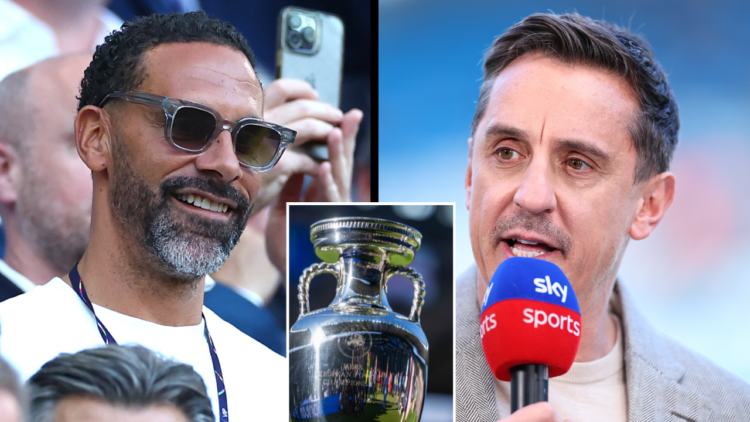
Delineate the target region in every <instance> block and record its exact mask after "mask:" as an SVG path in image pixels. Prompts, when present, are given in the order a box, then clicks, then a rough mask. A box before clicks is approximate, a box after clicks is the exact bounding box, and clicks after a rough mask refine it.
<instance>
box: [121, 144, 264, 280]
mask: <svg viewBox="0 0 750 422" xmlns="http://www.w3.org/2000/svg"><path fill="white" fill-rule="evenodd" d="M113 153H114V154H113V155H114V157H115V160H114V166H113V167H114V168H113V171H112V173H111V179H110V181H111V189H112V190H111V195H110V201H111V206H112V213H113V215H114V217H115V220H116V221H117V222H118V223H119V226H120V227H119V228H120V231H121V233H123V235H125V236H130V237H131V238H133V239H134V240H135V242H136V244H137V245H139V246H140V248H139V249H140V250H141V258H142V259H143V260H144V261H146V262H147V263H149V264H151V265H149V266H151V267H152V268H153V269H155V270H157V271H159V272H161V273H163V274H164V275H166V276H168V277H169V278H172V279H175V280H184V281H194V280H196V279H198V278H199V277H203V276H205V275H206V274H210V273H212V272H215V271H217V270H218V269H219V268H220V267H221V266H222V264H223V263H224V261H226V260H227V258H228V257H229V254H230V253H231V251H232V249H234V247H235V245H236V244H237V242H238V241H239V239H240V235H241V234H242V231H243V230H244V228H245V225H246V224H247V219H248V217H249V216H250V211H251V209H252V207H251V206H250V204H249V201H248V200H247V198H245V197H244V196H242V194H241V193H240V192H239V191H238V190H237V189H236V188H233V187H231V186H228V185H224V184H220V183H219V182H217V181H215V180H212V179H207V178H205V177H175V178H172V179H169V180H166V181H165V182H164V183H162V184H161V186H157V187H156V188H151V187H149V186H148V185H147V184H146V182H145V180H144V179H143V177H141V176H140V175H139V174H137V173H136V172H135V171H134V169H133V168H132V167H131V166H130V163H131V162H133V161H132V160H133V159H134V157H133V156H132V154H130V153H129V151H127V147H126V146H125V145H124V144H123V143H122V139H115V140H114V142H113ZM183 187H197V188H199V189H202V190H205V191H207V192H211V193H213V194H214V195H217V196H219V197H227V198H230V199H232V200H234V201H235V202H236V203H237V204H238V205H237V208H236V209H235V210H234V211H233V215H232V217H231V218H230V220H229V221H226V222H219V221H213V220H211V219H207V218H203V217H201V216H199V215H195V214H191V213H187V212H183V211H179V210H176V209H175V204H173V203H172V201H175V200H176V199H175V198H174V196H173V193H174V192H175V191H176V190H178V189H181V188H183Z"/></svg>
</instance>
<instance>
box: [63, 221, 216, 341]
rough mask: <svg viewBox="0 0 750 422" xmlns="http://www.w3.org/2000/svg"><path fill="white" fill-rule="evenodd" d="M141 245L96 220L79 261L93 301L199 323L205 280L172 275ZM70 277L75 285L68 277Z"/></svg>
mask: <svg viewBox="0 0 750 422" xmlns="http://www.w3.org/2000/svg"><path fill="white" fill-rule="evenodd" d="M111 227H112V226H110V228H111ZM105 231H106V232H107V233H105ZM110 231H111V233H109V232H110ZM138 248H141V246H140V245H132V244H129V241H128V239H125V238H124V237H123V236H122V234H121V233H115V232H114V230H103V229H102V228H101V227H99V226H98V225H96V224H94V222H93V221H92V226H91V238H90V241H89V246H88V248H87V249H86V252H85V253H84V255H83V258H81V262H80V263H79V264H78V273H79V274H80V276H81V279H82V280H83V282H84V285H85V286H86V292H87V294H88V296H89V299H90V300H91V302H93V303H95V304H97V305H100V306H104V307H106V308H108V309H111V310H113V311H116V312H119V313H121V314H125V315H129V316H132V317H135V318H139V319H143V320H146V321H151V322H154V323H157V324H161V325H169V326H188V325H197V324H199V323H200V322H201V315H202V311H203V286H204V281H205V280H204V278H199V279H196V280H192V281H185V280H179V279H175V278H172V277H170V276H168V275H166V274H164V273H163V272H160V271H159V270H158V269H156V268H153V265H149V263H148V262H144V260H143V259H142V257H141V256H140V255H141V254H139V253H138ZM65 280H66V282H68V283H70V280H69V278H68V277H67V276H66V277H65Z"/></svg>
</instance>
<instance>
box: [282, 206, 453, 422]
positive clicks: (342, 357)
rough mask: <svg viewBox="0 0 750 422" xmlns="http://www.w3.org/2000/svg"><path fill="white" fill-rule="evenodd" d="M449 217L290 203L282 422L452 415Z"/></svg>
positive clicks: (447, 213) (429, 420)
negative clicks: (285, 415) (287, 420)
mask: <svg viewBox="0 0 750 422" xmlns="http://www.w3.org/2000/svg"><path fill="white" fill-rule="evenodd" d="M454 215H455V204H454V203H416V204H414V203H393V204H384V203H366V204H363V203H359V204H351V205H340V204H336V205H330V204H312V205H311V204H309V203H304V204H295V203H290V204H289V205H288V213H287V216H288V230H287V233H288V234H289V242H288V245H289V253H288V254H287V256H288V259H289V262H288V267H287V269H288V279H289V284H288V288H289V341H288V345H289V353H288V356H289V412H290V416H291V420H292V421H321V422H322V421H339V422H347V421H363V420H372V421H376V420H377V421H393V422H417V421H422V422H449V421H452V420H453V385H454V382H453V337H454V335H453V309H454V306H453V305H454V293H453V280H454V269H453V268H454V262H453V260H454V231H453V226H454Z"/></svg>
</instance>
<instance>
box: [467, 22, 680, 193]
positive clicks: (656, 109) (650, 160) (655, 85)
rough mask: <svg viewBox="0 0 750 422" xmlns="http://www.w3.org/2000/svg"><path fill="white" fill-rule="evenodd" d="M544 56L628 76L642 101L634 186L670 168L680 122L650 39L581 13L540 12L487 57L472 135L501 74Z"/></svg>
mask: <svg viewBox="0 0 750 422" xmlns="http://www.w3.org/2000/svg"><path fill="white" fill-rule="evenodd" d="M532 52H540V53H542V54H545V55H547V56H548V57H550V58H554V59H557V60H561V61H563V62H564V63H571V64H583V65H586V66H591V67H594V68H598V69H602V70H605V71H608V72H612V73H614V74H616V75H619V76H622V77H624V78H625V79H626V80H627V81H628V83H629V84H630V86H631V87H632V88H633V90H634V91H635V93H636V94H637V95H638V100H639V102H640V108H641V109H640V114H639V115H638V116H637V118H636V119H635V121H634V122H632V123H631V126H630V127H629V131H630V136H631V138H632V140H633V144H634V145H635V149H636V151H637V153H638V162H637V164H636V170H635V183H637V182H640V181H644V180H648V179H649V178H650V177H651V176H652V175H653V174H656V173H661V172H664V171H667V170H668V169H669V162H670V161H671V160H672V153H673V151H674V148H675V146H676V145H677V132H678V131H679V129H680V118H679V112H678V109H677V102H676V101H675V98H674V95H673V93H672V88H670V86H669V83H668V82H667V76H666V74H665V73H664V70H662V68H661V66H659V63H657V62H656V60H654V55H653V52H652V51H651V47H650V46H649V45H648V43H647V42H646V40H645V39H643V38H641V37H639V36H637V35H634V34H632V33H630V32H629V31H627V30H625V29H623V28H620V27H618V26H615V25H612V24H610V23H607V22H603V21H596V20H593V19H591V18H587V17H584V16H581V15H579V14H576V13H571V14H564V15H555V14H543V13H536V14H533V15H530V16H528V17H526V18H525V19H524V20H522V21H521V22H519V23H517V24H515V25H513V26H512V27H511V28H510V29H508V31H507V32H506V33H504V34H503V35H501V36H499V37H497V38H496V39H495V41H494V42H493V43H492V46H491V47H490V48H489V50H488V51H487V52H486V53H485V56H484V80H483V81H482V87H481V88H480V91H479V101H478V103H477V111H476V113H475V114H474V121H473V122H472V123H471V136H472V137H473V136H474V132H475V131H476V129H477V125H478V124H479V121H480V120H481V119H482V117H483V116H484V113H485V111H486V109H487V105H488V102H489V96H490V92H491V91H492V85H493V84H494V82H495V78H496V77H497V75H498V74H499V73H500V72H501V71H502V70H503V69H505V68H506V67H507V66H508V65H509V64H510V63H511V62H512V61H513V60H515V59H517V58H519V57H520V56H522V55H524V54H527V53H532Z"/></svg>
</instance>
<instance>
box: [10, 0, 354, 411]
mask: <svg viewBox="0 0 750 422" xmlns="http://www.w3.org/2000/svg"><path fill="white" fill-rule="evenodd" d="M253 61H254V59H253V55H252V51H251V50H250V48H249V46H248V45H247V43H246V41H245V40H244V38H243V37H242V36H241V35H240V34H239V33H237V32H236V31H235V30H234V29H233V28H232V27H231V25H229V24H227V23H225V22H221V21H218V20H215V19H209V18H208V17H207V16H206V15H205V14H203V13H190V14H185V15H179V14H171V15H167V16H163V15H153V16H150V17H148V18H143V19H138V20H135V21H133V22H129V23H126V24H125V25H123V29H122V30H121V31H117V32H115V33H114V34H113V35H111V36H110V37H108V38H107V42H106V43H105V44H103V45H101V46H99V47H98V48H97V52H96V53H95V55H94V59H93V60H92V62H91V64H90V65H89V67H88V68H87V70H86V71H85V78H84V81H83V82H82V91H81V96H80V100H79V112H78V115H77V117H76V121H75V128H76V131H75V134H76V145H77V148H78V153H79V155H80V157H81V158H82V160H83V161H84V162H85V163H86V165H87V167H88V168H89V169H91V171H92V176H93V187H94V189H93V192H94V195H93V206H92V218H91V221H92V224H91V235H90V239H89V245H88V247H87V249H86V252H85V253H84V255H83V257H82V258H81V261H80V263H79V264H78V265H77V266H76V267H74V269H73V270H71V272H70V274H69V276H68V277H65V279H64V280H63V279H60V278H55V279H53V280H51V281H50V282H48V283H47V284H45V285H44V286H42V287H39V288H36V289H34V290H33V291H31V292H29V293H27V294H24V295H21V296H19V297H16V298H13V299H10V300H7V301H5V302H3V303H2V304H0V326H2V332H3V334H2V336H0V351H2V352H3V354H4V355H5V356H6V357H7V359H8V360H9V361H10V362H11V363H12V364H13V365H14V366H15V367H16V368H17V369H18V370H19V373H20V374H21V377H22V378H23V379H27V378H28V377H29V376H30V375H31V374H33V373H34V372H36V371H37V370H38V369H39V368H40V367H41V366H42V365H43V364H44V363H45V362H47V361H49V360H51V359H52V358H54V357H55V356H56V355H57V354H58V353H60V352H68V353H70V352H76V351H79V350H82V349H86V348H90V347H95V346H98V345H101V344H102V343H105V344H115V343H118V342H121V343H136V344H141V345H144V346H147V347H149V348H151V349H153V350H156V351H159V352H160V353H162V354H163V355H165V356H168V357H171V358H175V359H177V360H179V361H182V362H185V363H189V364H191V365H193V367H194V368H195V370H196V371H197V372H198V373H199V374H201V376H202V377H203V378H204V381H205V383H206V385H207V389H208V392H209V398H211V399H212V401H213V403H212V404H213V408H214V414H215V415H216V416H217V418H220V419H221V420H222V421H224V420H227V418H228V417H229V415H232V420H248V419H251V418H253V417H254V418H258V419H262V420H274V419H278V418H280V417H281V418H283V415H281V414H279V413H278V409H280V408H282V407H284V406H285V405H286V402H285V401H284V400H283V397H284V393H283V392H284V391H286V379H285V376H283V374H284V373H285V372H286V361H285V360H284V359H282V358H280V357H279V356H278V355H276V354H275V353H273V352H271V351H270V350H268V349H267V348H265V347H263V346H262V345H261V344H259V343H258V342H256V341H254V340H252V339H251V338H249V337H247V336H246V335H244V334H242V333H241V332H239V331H238V330H236V329H235V328H234V327H232V326H231V325H229V324H227V323H226V322H224V321H223V320H221V319H220V318H219V317H218V316H216V315H215V314H214V313H213V312H211V311H210V310H209V309H207V308H206V307H204V306H203V290H204V284H205V275H206V274H208V273H212V272H215V271H216V270H217V269H218V268H219V267H220V266H221V264H222V263H223V262H224V260H226V258H227V256H228V255H229V252H230V251H231V250H232V248H233V247H234V245H235V244H236V242H237V240H238V239H239V237H240V235H241V233H242V230H243V229H244V226H245V224H246V221H247V218H248V216H249V215H250V210H251V208H252V204H253V203H256V202H260V201H261V200H264V201H269V202H271V203H272V207H271V215H273V214H274V213H276V214H278V215H277V216H275V217H274V218H275V219H274V218H271V220H273V221H274V223H273V224H272V223H271V222H270V221H269V226H268V227H269V230H274V229H276V231H271V232H270V233H271V234H273V235H271V236H268V240H269V242H271V241H275V242H279V243H282V244H283V243H285V239H284V238H283V237H282V236H277V235H275V234H276V233H278V225H279V224H280V222H281V221H283V220H284V218H283V217H284V216H283V214H284V213H285V206H282V203H283V202H284V201H286V200H288V198H299V197H300V195H301V190H302V176H301V175H296V174H295V175H293V176H290V177H288V179H287V180H286V183H284V184H283V186H282V187H281V188H280V189H279V193H278V197H277V198H276V199H274V198H268V197H263V196H262V195H261V194H260V193H259V188H260V186H261V184H265V183H266V181H265V180H262V179H261V176H260V174H261V173H260V171H262V170H268V169H270V168H272V167H273V165H274V164H276V160H277V159H278V158H279V157H280V154H281V153H282V152H283V147H284V146H285V143H288V142H291V141H293V140H294V138H293V136H294V132H293V131H291V130H289V129H286V128H283V127H281V126H278V125H273V124H270V123H267V122H264V121H262V120H261V119H262V115H263V101H264V100H263V92H262V90H261V87H260V84H259V83H258V80H257V77H256V75H255V73H254V71H253V67H252V64H253ZM206 104H207V105H206ZM355 115H356V113H355ZM225 119H233V120H225ZM239 120H242V122H241V123H240V122H239ZM222 122H223V123H222ZM350 123H352V124H353V126H356V123H357V122H356V121H352V122H350ZM219 124H221V126H219ZM240 125H241V126H240ZM345 127H347V125H346V124H344V123H342V129H340V130H338V132H337V133H336V134H335V135H332V136H336V137H337V138H338V140H339V142H342V139H343V132H347V131H348V130H354V128H351V127H350V128H348V129H345ZM230 129H231V130H232V131H233V132H234V133H230ZM238 131H239V132H238ZM238 133H239V134H240V135H242V136H241V137H240V136H238ZM274 138H276V139H277V140H278V141H276V142H274V141H272V140H273V139H274ZM282 141H283V142H282ZM188 142H189V143H188ZM235 144H236V147H235ZM339 158H340V157H336V156H335V155H334V156H333V157H332V159H331V163H330V165H329V166H328V170H326V169H325V168H323V169H322V170H321V169H320V168H316V169H315V171H317V172H322V173H323V174H326V175H329V176H331V177H332V178H334V179H333V180H331V179H328V180H326V179H324V178H314V179H313V182H312V183H311V185H310V186H309V187H308V189H307V192H308V194H310V195H312V194H313V193H317V194H320V195H325V194H327V193H329V191H330V189H331V187H332V186H338V183H337V182H336V180H335V178H337V177H338V176H339V174H338V173H337V172H336V171H333V170H332V169H335V168H337V167H340V166H341V165H343V164H342V163H340V162H339V163H334V161H335V160H337V159H339ZM342 159H343V158H342ZM319 167H323V166H319ZM315 174H318V173H315ZM285 175H286V174H285V173H284V172H281V173H280V174H279V177H284V176H285ZM269 248H270V246H269ZM84 283H85V285H84ZM71 287H72V288H71ZM49 315H64V316H65V317H64V318H50V317H49ZM209 331H210V332H209ZM29 333H35V334H34V335H31V336H30V335H29ZM258 380H262V382H259V381H258ZM225 386H226V387H225ZM230 405H231V406H230Z"/></svg>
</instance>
